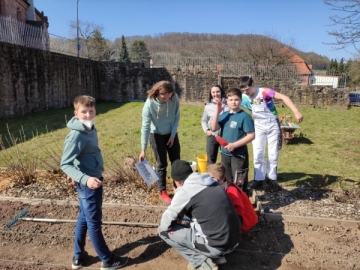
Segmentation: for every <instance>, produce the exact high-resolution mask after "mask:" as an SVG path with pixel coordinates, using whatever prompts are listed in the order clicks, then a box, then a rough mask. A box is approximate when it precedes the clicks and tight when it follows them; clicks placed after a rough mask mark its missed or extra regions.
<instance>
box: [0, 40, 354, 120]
mask: <svg viewBox="0 0 360 270" xmlns="http://www.w3.org/2000/svg"><path fill="white" fill-rule="evenodd" d="M160 80H170V81H172V83H173V85H174V86H175V89H176V92H177V93H178V94H179V96H180V100H181V101H182V102H198V103H203V102H206V101H207V99H208V95H209V90H210V88H211V86H212V85H214V84H221V85H223V86H224V88H225V89H229V88H230V87H237V86H238V84H239V78H238V77H219V76H218V74H217V73H216V72H213V71H206V72H205V71H204V72H201V71H196V72H189V71H184V70H181V69H177V68H173V69H164V68H144V67H143V66H140V65H138V64H133V63H115V62H96V61H92V60H88V59H83V58H77V57H72V56H67V55H62V54H57V53H52V52H48V51H42V50H37V49H31V48H26V47H22V46H17V45H12V44H8V43H1V42H0V117H7V116H13V115H23V114H26V113H31V112H34V111H42V110H47V109H49V108H59V107H70V106H72V101H73V99H74V97H75V96H76V95H79V94H88V95H92V96H94V97H95V98H97V99H98V100H108V101H110V100H112V101H117V102H123V101H129V100H144V99H146V96H147V95H146V92H147V90H149V89H150V88H151V86H152V85H153V84H154V83H155V82H157V81H160ZM256 84H257V85H259V86H268V87H271V88H274V89H276V90H277V91H279V92H281V93H284V94H286V95H288V96H289V97H290V98H291V99H292V100H293V101H294V103H295V104H296V105H297V106H311V107H321V108H327V107H330V106H335V107H341V106H347V105H348V104H349V95H348V93H349V92H350V90H339V89H332V88H329V87H320V86H316V87H304V86H301V85H294V84H293V83H291V82H286V81H273V80H271V81H258V82H256Z"/></svg>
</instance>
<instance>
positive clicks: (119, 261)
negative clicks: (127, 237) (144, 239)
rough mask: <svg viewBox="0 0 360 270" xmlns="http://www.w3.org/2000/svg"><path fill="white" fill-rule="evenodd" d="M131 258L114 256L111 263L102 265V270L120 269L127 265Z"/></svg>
mask: <svg viewBox="0 0 360 270" xmlns="http://www.w3.org/2000/svg"><path fill="white" fill-rule="evenodd" d="M128 260H129V258H128V257H126V256H120V257H119V256H116V255H115V254H113V256H112V258H111V260H110V261H109V262H102V263H101V268H100V269H101V270H109V269H119V268H121V267H123V266H124V265H125V264H127V262H128Z"/></svg>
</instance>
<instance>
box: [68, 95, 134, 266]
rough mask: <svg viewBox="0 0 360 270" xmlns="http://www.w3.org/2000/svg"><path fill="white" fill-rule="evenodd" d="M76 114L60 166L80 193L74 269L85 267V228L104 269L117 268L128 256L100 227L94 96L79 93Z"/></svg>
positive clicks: (99, 162) (101, 165)
mask: <svg viewBox="0 0 360 270" xmlns="http://www.w3.org/2000/svg"><path fill="white" fill-rule="evenodd" d="M74 109H75V111H74V114H75V116H74V117H73V118H72V119H71V120H70V121H69V122H68V124H67V127H68V128H70V129H71V131H70V133H69V134H68V135H67V136H66V139H65V143H64V151H63V154H62V158H61V169H62V170H63V171H64V172H65V173H66V174H67V175H68V176H69V177H71V178H72V179H73V180H74V181H75V183H76V190H77V193H78V196H79V208H80V209H79V216H78V219H77V223H76V229H75V237H74V242H75V247H74V257H73V260H72V265H71V267H72V269H79V268H81V267H82V264H83V260H84V256H85V254H86V253H85V240H86V231H88V232H89V237H90V240H91V243H92V244H93V246H94V249H95V251H96V253H97V254H98V255H99V257H100V259H101V261H102V264H101V269H103V270H105V269H118V268H121V267H122V266H124V265H125V264H126V263H127V261H128V258H127V257H125V256H122V257H118V256H116V255H114V254H112V253H111V251H110V250H109V248H108V246H107V245H106V243H105V239H104V236H103V234H102V231H101V223H102V222H101V219H102V195H103V186H102V182H103V177H102V172H103V171H104V163H103V159H102V155H101V150H100V148H99V145H98V137H97V131H96V128H95V126H94V120H95V115H96V110H95V99H94V98H93V97H91V96H86V95H82V96H77V97H76V98H75V100H74Z"/></svg>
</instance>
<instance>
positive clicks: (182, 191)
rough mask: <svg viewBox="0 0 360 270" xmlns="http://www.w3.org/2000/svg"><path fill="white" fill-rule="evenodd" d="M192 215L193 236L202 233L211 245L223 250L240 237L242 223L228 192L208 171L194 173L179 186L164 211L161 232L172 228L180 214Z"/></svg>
mask: <svg viewBox="0 0 360 270" xmlns="http://www.w3.org/2000/svg"><path fill="white" fill-rule="evenodd" d="M183 215H186V216H187V217H189V218H190V227H191V228H192V234H193V237H192V239H193V240H194V239H195V237H194V235H200V236H202V237H203V238H204V239H205V241H206V243H207V244H208V245H209V246H212V247H216V248H219V249H223V250H228V249H230V248H233V247H234V246H235V245H236V244H237V243H239V241H240V234H241V231H240V230H241V229H240V227H241V225H240V221H239V218H238V216H237V214H236V211H235V209H234V206H233V205H232V202H231V201H230V199H229V197H228V195H227V194H226V192H225V191H224V190H223V189H222V188H221V186H219V185H218V184H217V182H216V181H215V180H214V179H213V178H211V177H210V175H209V174H200V173H196V172H194V173H192V174H191V175H190V176H189V177H188V178H187V179H186V180H185V181H184V185H183V186H182V187H179V188H177V190H176V193H175V196H174V198H173V199H172V202H171V204H170V206H169V207H168V208H167V210H166V211H165V212H164V213H163V215H162V217H161V221H160V225H159V232H160V233H161V232H162V231H166V232H167V231H171V228H172V226H173V225H174V224H175V223H176V222H177V220H178V219H179V218H181V217H182V216H183Z"/></svg>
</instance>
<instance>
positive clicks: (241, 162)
mask: <svg viewBox="0 0 360 270" xmlns="http://www.w3.org/2000/svg"><path fill="white" fill-rule="evenodd" d="M221 162H222V163H224V166H225V170H226V178H227V179H228V180H230V181H231V182H233V181H234V177H235V172H236V171H239V172H244V173H246V175H245V178H244V183H243V186H242V189H243V190H244V191H245V190H246V189H247V186H248V183H249V179H248V173H247V172H248V169H249V153H248V152H246V153H244V155H243V157H233V156H227V155H224V154H223V153H221Z"/></svg>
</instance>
